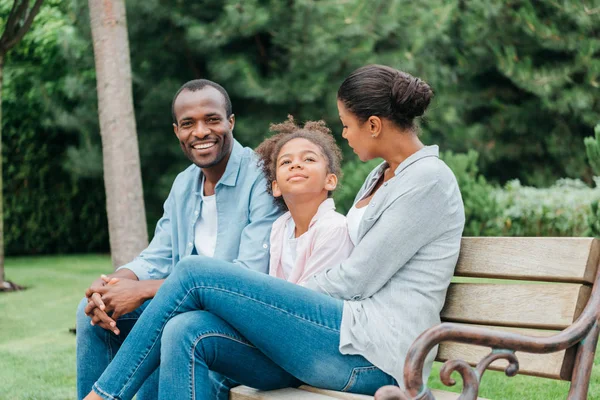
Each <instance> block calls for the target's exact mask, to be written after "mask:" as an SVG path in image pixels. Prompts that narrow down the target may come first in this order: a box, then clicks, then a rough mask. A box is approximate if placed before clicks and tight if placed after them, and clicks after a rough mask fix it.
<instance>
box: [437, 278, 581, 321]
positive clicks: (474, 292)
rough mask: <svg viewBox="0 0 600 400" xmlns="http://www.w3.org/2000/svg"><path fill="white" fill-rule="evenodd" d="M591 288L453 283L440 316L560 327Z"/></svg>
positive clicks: (578, 308)
mask: <svg viewBox="0 0 600 400" xmlns="http://www.w3.org/2000/svg"><path fill="white" fill-rule="evenodd" d="M590 293H591V289H590V288H589V287H588V286H586V285H579V284H573V283H549V284H492V283H453V284H451V285H450V288H449V289H448V295H447V296H446V304H445V305H444V309H443V310H442V314H441V315H442V320H443V321H449V322H463V323H469V324H478V325H494V326H508V327H516V328H533V329H556V330H562V329H564V328H566V327H568V326H569V325H571V324H572V323H573V321H574V320H575V319H576V318H577V317H578V316H579V314H580V313H581V310H583V307H584V306H585V304H586V303H587V300H588V299H589V296H590Z"/></svg>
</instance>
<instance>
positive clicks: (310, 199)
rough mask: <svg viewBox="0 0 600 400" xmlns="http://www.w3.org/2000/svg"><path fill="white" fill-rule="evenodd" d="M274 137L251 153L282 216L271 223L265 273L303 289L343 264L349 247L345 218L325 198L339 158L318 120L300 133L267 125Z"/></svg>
mask: <svg viewBox="0 0 600 400" xmlns="http://www.w3.org/2000/svg"><path fill="white" fill-rule="evenodd" d="M271 131H272V132H275V133H277V134H276V135H275V136H273V137H271V138H269V139H267V140H265V141H264V142H263V143H262V144H261V145H260V146H259V147H258V148H257V149H256V152H257V153H258V155H259V157H260V160H261V165H262V168H263V171H264V173H265V176H266V178H267V181H268V182H271V186H270V187H268V188H267V190H268V191H269V192H270V193H272V194H273V196H274V197H275V198H276V199H277V200H278V204H279V205H280V207H281V208H282V209H284V210H288V212H287V213H285V214H284V215H282V216H281V217H279V218H278V219H277V220H276V221H275V222H274V223H273V229H272V231H271V259H270V266H269V269H270V271H269V274H270V275H271V276H275V277H278V278H282V279H286V280H287V281H289V282H292V283H297V284H301V285H302V284H304V283H305V282H306V280H307V279H308V278H310V277H311V276H312V275H314V274H316V273H317V272H319V271H320V270H322V269H323V268H324V267H327V266H329V265H334V264H335V263H337V262H339V261H340V260H345V259H346V258H348V255H350V252H351V251H352V248H353V247H354V246H353V245H352V242H351V241H350V237H349V236H348V228H347V225H346V218H345V217H344V216H343V215H341V214H339V213H337V212H335V205H334V202H333V199H330V198H329V197H330V196H331V193H332V192H333V190H335V188H336V186H337V182H338V176H339V175H340V160H341V158H342V154H341V152H340V150H339V148H338V146H337V144H336V143H335V140H334V138H333V136H332V135H331V131H330V130H329V128H327V127H326V126H325V123H324V122H323V121H318V122H310V121H309V122H307V123H306V124H305V125H304V128H300V127H299V126H297V125H296V124H295V123H294V119H293V118H292V116H289V117H288V120H287V122H284V123H282V124H277V125H271Z"/></svg>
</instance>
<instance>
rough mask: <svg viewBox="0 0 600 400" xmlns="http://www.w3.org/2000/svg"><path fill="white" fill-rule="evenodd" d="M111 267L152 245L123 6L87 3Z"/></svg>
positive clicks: (118, 1) (113, 1) (110, 0)
mask: <svg viewBox="0 0 600 400" xmlns="http://www.w3.org/2000/svg"><path fill="white" fill-rule="evenodd" d="M88 5H89V10H90V25H91V29H92V41H93V45H94V59H95V64H96V80H97V91H98V114H99V119H100V134H101V137H102V154H103V166H104V187H105V191H106V210H107V214H108V229H109V238H110V248H111V254H112V262H113V266H114V267H115V268H116V267H119V266H121V265H123V264H125V263H127V262H129V261H131V260H132V259H133V258H134V257H135V256H136V255H137V254H139V252H140V251H141V250H142V249H144V248H145V247H146V246H147V245H148V232H147V228H146V213H145V208H144V198H143V189H142V177H141V170H140V156H139V149H138V141H137V133H136V125H135V118H134V111H133V96H132V89H131V65H130V59H129V41H128V37H127V21H126V16H125V2H124V1H123V0H102V1H97V0H89V2H88Z"/></svg>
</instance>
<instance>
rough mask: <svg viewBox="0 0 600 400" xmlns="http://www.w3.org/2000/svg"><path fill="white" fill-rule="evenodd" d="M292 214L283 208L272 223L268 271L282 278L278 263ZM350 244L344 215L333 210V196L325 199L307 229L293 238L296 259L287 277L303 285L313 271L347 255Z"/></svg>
mask: <svg viewBox="0 0 600 400" xmlns="http://www.w3.org/2000/svg"><path fill="white" fill-rule="evenodd" d="M291 218H292V215H291V214H290V212H289V211H288V212H286V213H285V214H283V215H282V216H281V217H279V218H278V219H277V220H276V221H275V222H274V223H273V229H272V230H271V261H270V266H269V275H271V276H275V277H277V278H281V279H285V275H284V273H283V266H282V265H281V257H282V253H283V244H284V242H285V240H286V239H287V238H286V229H285V226H286V224H287V222H288V221H289V220H290V219H291ZM353 248H354V245H353V244H352V241H351V240H350V236H349V235H348V226H347V225H346V217H344V216H343V215H342V214H340V213H338V212H336V211H335V203H334V202H333V199H327V200H325V201H324V202H323V203H321V205H320V206H319V209H318V210H317V213H316V214H315V216H314V217H313V218H312V220H311V221H310V224H309V226H308V231H306V232H305V233H304V234H302V235H301V236H300V237H298V238H296V263H295V265H294V267H293V269H292V271H291V273H290V275H289V277H288V279H287V280H288V281H289V282H292V283H296V284H299V285H302V284H303V283H304V282H305V281H306V280H307V279H308V278H310V277H311V276H313V275H315V274H316V273H318V272H321V271H323V270H325V269H327V267H330V266H331V267H333V266H335V265H338V264H339V263H340V262H342V261H344V260H345V259H347V258H348V256H349V255H350V253H351V252H352V249H353Z"/></svg>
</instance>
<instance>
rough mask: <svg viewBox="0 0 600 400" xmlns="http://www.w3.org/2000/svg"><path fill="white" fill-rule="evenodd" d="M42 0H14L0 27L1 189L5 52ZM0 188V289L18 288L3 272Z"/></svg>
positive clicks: (19, 36) (28, 24)
mask: <svg viewBox="0 0 600 400" xmlns="http://www.w3.org/2000/svg"><path fill="white" fill-rule="evenodd" d="M42 2H43V0H36V1H35V3H33V5H32V7H31V8H30V7H29V1H28V0H14V1H12V2H11V3H12V4H11V8H10V11H9V12H8V13H6V17H5V18H3V21H2V24H1V25H0V26H1V29H0V189H2V187H3V186H4V185H3V182H2V175H3V174H2V86H3V83H4V59H5V57H6V54H7V53H8V52H9V51H10V50H11V49H12V48H13V47H15V46H16V45H17V44H18V43H19V42H20V41H21V40H22V39H23V36H25V34H26V33H27V31H29V28H30V27H31V24H32V23H33V20H34V18H35V17H36V15H37V13H38V12H39V11H40V7H41V5H42ZM2 197H3V193H2V190H0V290H11V289H18V288H19V287H18V286H16V285H15V284H14V283H12V282H10V281H7V280H6V278H5V273H4V208H3V204H4V201H3V199H2Z"/></svg>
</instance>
